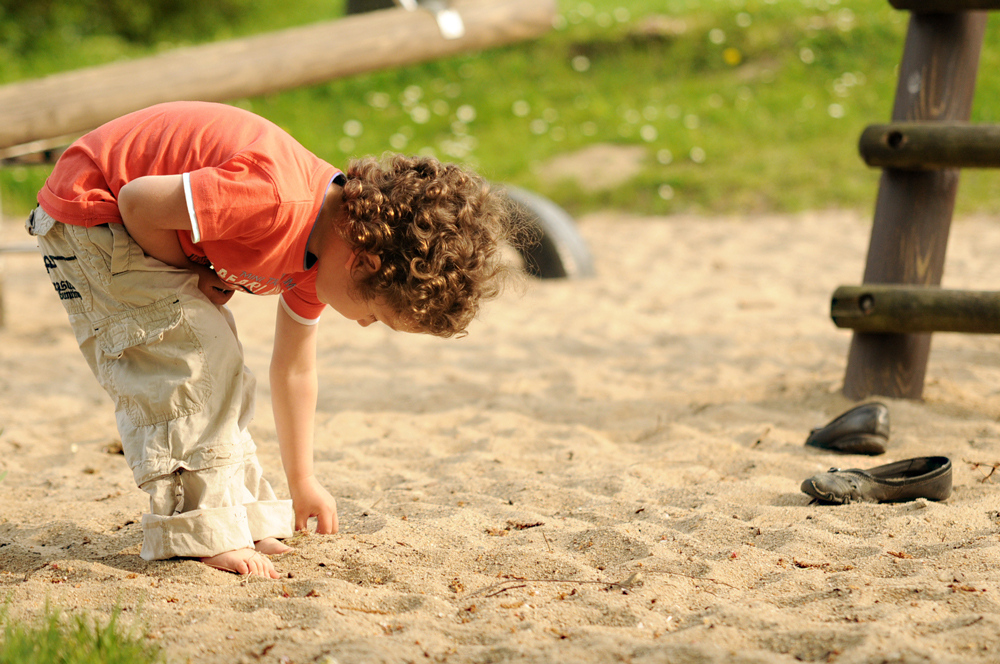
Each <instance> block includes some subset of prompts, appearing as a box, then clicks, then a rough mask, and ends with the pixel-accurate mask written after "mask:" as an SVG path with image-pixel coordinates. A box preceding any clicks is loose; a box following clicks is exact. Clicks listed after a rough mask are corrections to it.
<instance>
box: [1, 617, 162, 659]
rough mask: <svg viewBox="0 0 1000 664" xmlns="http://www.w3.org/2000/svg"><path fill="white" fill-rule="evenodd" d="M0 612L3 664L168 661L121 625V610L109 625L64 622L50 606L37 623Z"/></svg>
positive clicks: (85, 619)
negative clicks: (23, 620) (16, 619)
mask: <svg viewBox="0 0 1000 664" xmlns="http://www.w3.org/2000/svg"><path fill="white" fill-rule="evenodd" d="M8 608H9V607H6V606H5V607H3V608H2V609H0V627H2V635H0V664H42V663H44V664H153V663H154V662H162V661H164V659H163V657H162V653H161V651H160V649H159V648H158V647H157V646H155V645H153V644H150V643H149V642H148V641H146V639H145V637H144V636H143V635H142V634H138V633H136V632H135V631H134V630H130V629H126V628H125V627H123V626H122V625H121V623H120V622H119V617H120V615H121V612H120V610H118V609H116V610H114V611H113V612H112V614H111V617H110V618H109V619H108V622H107V624H104V625H101V624H100V623H99V622H98V621H97V620H96V619H91V618H89V617H88V616H85V615H77V616H72V617H68V618H64V617H63V616H62V614H61V612H60V611H59V610H58V609H53V608H51V607H48V606H46V610H45V613H44V615H42V616H40V617H39V618H37V619H36V620H35V621H34V622H30V623H29V622H18V621H12V620H10V618H9V616H8Z"/></svg>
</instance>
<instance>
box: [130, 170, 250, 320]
mask: <svg viewBox="0 0 1000 664" xmlns="http://www.w3.org/2000/svg"><path fill="white" fill-rule="evenodd" d="M118 211H119V212H120V213H121V216H122V223H123V224H124V225H125V228H126V229H127V230H128V234H129V235H131V236H132V239H133V240H135V241H136V243H137V244H138V245H139V246H140V247H142V250H143V251H144V252H146V255H147V256H152V257H153V258H155V259H157V260H159V261H163V262H164V263H166V264H167V265H173V266H174V267H179V268H181V269H184V270H191V271H192V272H195V273H197V274H198V288H199V290H201V292H203V293H204V294H205V295H206V296H207V297H208V299H209V300H211V301H212V302H214V303H215V304H225V303H226V302H228V301H229V298H231V297H232V296H233V291H232V289H231V288H229V287H228V286H227V284H226V283H225V282H224V281H222V279H220V278H219V275H217V274H216V273H215V271H213V270H212V269H211V268H209V267H207V266H205V265H199V264H198V263H195V262H194V261H192V260H191V259H190V258H188V257H187V256H186V255H185V254H184V251H183V250H182V249H181V244H180V241H179V240H178V239H177V231H179V230H186V231H190V230H191V217H189V216H188V210H187V200H186V199H185V198H184V185H183V182H182V180H181V176H180V175H146V176H144V177H141V178H136V179H135V180H132V181H131V182H129V183H128V184H126V185H125V186H124V187H122V188H121V191H119V192H118Z"/></svg>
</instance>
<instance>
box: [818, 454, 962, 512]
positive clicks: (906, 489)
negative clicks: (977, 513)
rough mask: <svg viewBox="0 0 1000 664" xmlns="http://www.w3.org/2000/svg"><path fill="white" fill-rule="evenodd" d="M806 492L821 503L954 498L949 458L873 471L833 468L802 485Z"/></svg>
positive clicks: (913, 461) (909, 461) (899, 463)
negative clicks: (951, 496) (952, 495)
mask: <svg viewBox="0 0 1000 664" xmlns="http://www.w3.org/2000/svg"><path fill="white" fill-rule="evenodd" d="M802 492H803V493H805V494H807V495H810V496H812V497H813V498H815V499H816V502H820V503H834V504H843V503H861V502H866V503H898V502H903V501H906V500H915V499H917V498H927V499H928V500H945V499H946V498H947V497H948V496H950V495H951V461H950V460H949V459H948V457H941V456H934V457H917V458H916V459H906V460H905V461H897V462H895V463H888V464H886V465H884V466H877V467H875V468H871V469H870V470H860V469H858V468H849V469H847V470H841V469H839V468H831V469H830V470H829V471H827V472H825V473H822V474H820V475H813V476H812V477H810V478H809V479H807V480H806V481H805V482H803V483H802Z"/></svg>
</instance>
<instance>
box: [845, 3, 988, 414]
mask: <svg viewBox="0 0 1000 664" xmlns="http://www.w3.org/2000/svg"><path fill="white" fill-rule="evenodd" d="M986 18H987V14H986V13H985V12H961V13H957V14H918V13H914V14H911V15H910V23H909V27H908V28H907V32H906V43H905V44H904V46H903V58H902V62H901V64H900V67H899V81H898V83H897V86H896V99H895V103H894V106H893V110H892V121H893V122H968V121H969V116H970V113H971V110H972V96H973V92H974V91H975V87H976V73H977V70H978V68H979V53H980V50H981V48H982V44H983V34H984V32H985V30H986ZM958 177H959V171H958V170H956V169H944V170H938V171H902V170H896V169H885V170H883V171H882V178H881V180H880V182H879V191H878V197H877V199H876V202H875V218H874V222H873V224H872V235H871V242H870V244H869V246H868V259H867V262H866V264H865V274H864V279H863V282H864V283H866V284H886V283H888V284H892V283H896V284H916V285H923V286H937V285H940V283H941V276H942V275H943V273H944V258H945V251H946V249H947V246H948V232H949V230H950V228H951V218H952V214H953V212H954V209H955V195H956V193H957V190H958ZM930 348H931V334H929V333H916V334H870V333H865V332H855V333H854V336H853V337H852V339H851V347H850V350H849V351H848V356H847V370H846V371H845V372H844V395H845V396H846V397H848V398H849V399H855V400H859V399H863V398H865V397H868V396H871V395H874V394H878V395H883V396H888V397H896V398H905V399H920V398H921V397H922V396H923V391H924V376H925V374H926V372H927V359H928V358H929V356H930Z"/></svg>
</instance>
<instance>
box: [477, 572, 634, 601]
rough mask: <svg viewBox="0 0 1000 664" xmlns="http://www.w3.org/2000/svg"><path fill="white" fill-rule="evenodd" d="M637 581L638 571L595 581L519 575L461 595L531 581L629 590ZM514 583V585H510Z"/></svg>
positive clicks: (498, 591)
mask: <svg viewBox="0 0 1000 664" xmlns="http://www.w3.org/2000/svg"><path fill="white" fill-rule="evenodd" d="M638 581H639V572H632V574H631V575H630V576H629V577H628V578H627V579H625V580H624V581H595V580H592V579H525V578H523V577H520V576H511V577H508V578H507V580H505V581H500V582H498V583H494V584H492V585H489V586H486V587H485V588H480V589H479V590H473V591H472V592H471V593H469V594H468V595H465V596H464V597H462V599H463V600H466V599H469V598H470V597H476V596H478V595H482V594H483V593H490V594H489V595H486V596H487V597H493V596H495V595H499V594H501V593H504V592H507V591H508V590H514V589H515V588H524V587H526V586H527V585H528V584H531V583H576V584H581V585H582V584H596V585H599V586H607V590H610V589H612V588H621V589H622V590H630V589H631V588H632V587H633V586H635V585H636V583H638ZM510 584H515V585H510ZM490 591H493V592H490Z"/></svg>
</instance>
